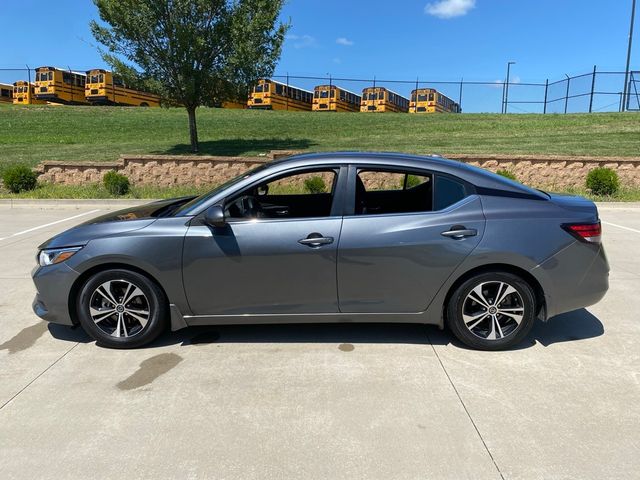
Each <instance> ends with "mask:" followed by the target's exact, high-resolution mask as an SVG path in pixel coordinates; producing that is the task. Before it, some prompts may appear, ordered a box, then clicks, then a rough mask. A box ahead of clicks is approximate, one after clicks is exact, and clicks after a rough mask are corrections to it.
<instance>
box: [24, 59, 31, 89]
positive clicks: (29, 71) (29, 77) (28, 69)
mask: <svg viewBox="0 0 640 480" xmlns="http://www.w3.org/2000/svg"><path fill="white" fill-rule="evenodd" d="M25 67H27V78H28V79H29V80H28V81H29V91H31V69H30V68H29V65H25Z"/></svg>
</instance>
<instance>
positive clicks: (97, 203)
mask: <svg viewBox="0 0 640 480" xmlns="http://www.w3.org/2000/svg"><path fill="white" fill-rule="evenodd" d="M155 201H156V200H155V199H152V198H143V199H139V198H123V199H118V198H105V199H92V198H85V199H72V198H64V199H55V198H51V199H39V198H17V199H13V198H0V207H5V206H6V207H9V208H75V209H78V208H84V207H103V208H108V209H116V208H125V207H130V206H135V205H144V204H145V203H151V202H155Z"/></svg>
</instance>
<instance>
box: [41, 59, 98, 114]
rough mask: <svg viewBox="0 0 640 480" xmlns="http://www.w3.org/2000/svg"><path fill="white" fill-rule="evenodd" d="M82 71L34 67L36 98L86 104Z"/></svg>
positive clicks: (84, 78) (68, 103)
mask: <svg viewBox="0 0 640 480" xmlns="http://www.w3.org/2000/svg"><path fill="white" fill-rule="evenodd" d="M85 82H86V76H85V74H84V73H80V72H72V71H69V70H63V69H61V68H55V67H38V68H36V93H35V96H36V99H38V100H45V101H49V102H53V103H64V104H66V105H86V104H87V100H86V99H85V98H84V84H85Z"/></svg>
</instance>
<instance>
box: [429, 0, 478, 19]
mask: <svg viewBox="0 0 640 480" xmlns="http://www.w3.org/2000/svg"><path fill="white" fill-rule="evenodd" d="M475 6H476V0H439V1H437V2H434V3H427V5H426V6H425V7H424V13H426V14H428V15H433V16H434V17H438V18H453V17H460V16H462V15H466V14H467V13H469V10H471V9H472V8H473V7H475Z"/></svg>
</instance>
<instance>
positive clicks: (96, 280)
mask: <svg viewBox="0 0 640 480" xmlns="http://www.w3.org/2000/svg"><path fill="white" fill-rule="evenodd" d="M77 312H78V318H79V320H80V324H81V325H82V327H83V328H84V330H85V331H86V332H87V333H88V334H89V335H90V336H91V337H92V338H94V339H95V340H96V343H97V344H98V345H100V346H104V347H111V348H134V347H139V346H141V345H144V344H146V343H149V342H151V341H152V340H154V339H155V338H156V337H157V336H158V335H160V333H162V331H163V330H164V328H165V326H166V319H167V302H166V299H165V295H164V293H163V292H162V290H161V289H160V288H159V287H158V285H156V284H155V282H153V281H152V280H150V279H149V278H147V277H146V276H144V275H141V274H139V273H137V272H132V271H129V270H121V269H117V270H115V269H114V270H105V271H102V272H98V273H96V274H95V275H93V276H92V277H90V278H89V279H88V280H87V281H86V282H85V284H84V285H83V287H82V289H81V290H80V295H79V296H78V299H77Z"/></svg>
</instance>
